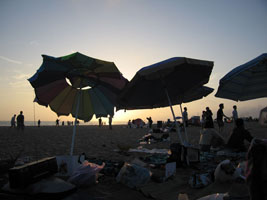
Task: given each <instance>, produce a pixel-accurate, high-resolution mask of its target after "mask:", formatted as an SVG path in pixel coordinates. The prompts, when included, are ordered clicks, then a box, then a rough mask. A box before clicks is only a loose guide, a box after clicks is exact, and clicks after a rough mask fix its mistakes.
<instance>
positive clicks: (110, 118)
mask: <svg viewBox="0 0 267 200" xmlns="http://www.w3.org/2000/svg"><path fill="white" fill-rule="evenodd" d="M108 124H109V129H110V130H112V116H111V115H110V116H109V118H108Z"/></svg>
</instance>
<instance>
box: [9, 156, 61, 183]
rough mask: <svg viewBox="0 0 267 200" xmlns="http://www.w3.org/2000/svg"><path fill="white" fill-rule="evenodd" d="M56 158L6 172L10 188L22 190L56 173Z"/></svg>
mask: <svg viewBox="0 0 267 200" xmlns="http://www.w3.org/2000/svg"><path fill="white" fill-rule="evenodd" d="M57 169H58V168H57V160H56V157H48V158H44V159H41V160H38V161H34V162H31V163H27V164H25V165H22V166H18V167H13V168H10V169H9V170H8V176H9V185H10V188H24V187H26V186H28V185H29V184H31V183H35V182H37V181H39V180H41V179H43V178H45V177H48V176H50V175H52V174H55V173H57Z"/></svg>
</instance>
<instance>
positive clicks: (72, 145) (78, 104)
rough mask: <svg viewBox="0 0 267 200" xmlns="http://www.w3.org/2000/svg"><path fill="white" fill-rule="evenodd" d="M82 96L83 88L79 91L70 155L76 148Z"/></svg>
mask: <svg viewBox="0 0 267 200" xmlns="http://www.w3.org/2000/svg"><path fill="white" fill-rule="evenodd" d="M80 96H81V90H80V91H79V95H78V103H77V106H76V113H75V121H74V127H73V133H72V140H71V148H70V155H71V156H72V155H73V149H74V140H75V135H76V127H77V117H78V113H79V107H80Z"/></svg>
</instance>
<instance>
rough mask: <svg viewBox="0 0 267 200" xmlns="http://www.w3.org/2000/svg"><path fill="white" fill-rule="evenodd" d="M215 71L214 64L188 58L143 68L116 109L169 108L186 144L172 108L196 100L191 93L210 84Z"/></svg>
mask: <svg viewBox="0 0 267 200" xmlns="http://www.w3.org/2000/svg"><path fill="white" fill-rule="evenodd" d="M212 68H213V62H211V61H204V60H197V59H192V58H185V57H174V58H170V59H167V60H164V61H162V62H159V63H156V64H153V65H150V66H147V67H144V68H142V69H140V70H139V71H138V72H137V73H136V74H135V76H134V77H133V78H132V80H131V81H130V82H129V83H128V84H127V86H126V87H125V88H124V89H123V90H122V93H121V94H120V96H119V105H118V106H117V109H129V110H132V109H152V108H159V107H165V106H170V109H171V112H172V115H173V119H174V121H175V124H176V129H177V132H178V135H179V138H180V141H181V142H182V143H183V141H182V138H181V135H180V133H179V129H178V125H177V122H176V119H175V115H174V112H173V108H172V105H175V104H181V103H183V102H188V101H191V100H195V99H197V98H196V97H195V96H192V95H191V94H190V93H189V91H191V92H193V91H195V92H196V91H197V90H198V89H199V88H200V87H201V86H203V85H204V84H206V83H208V81H209V77H210V74H211V71H212ZM202 89H203V90H205V89H204V88H201V89H199V90H202ZM206 89H208V88H206ZM196 93H197V92H196ZM202 97H203V96H202ZM202 97H201V98H202Z"/></svg>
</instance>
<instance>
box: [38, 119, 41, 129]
mask: <svg viewBox="0 0 267 200" xmlns="http://www.w3.org/2000/svg"><path fill="white" fill-rule="evenodd" d="M40 126H41V120H40V119H39V120H38V127H40Z"/></svg>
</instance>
